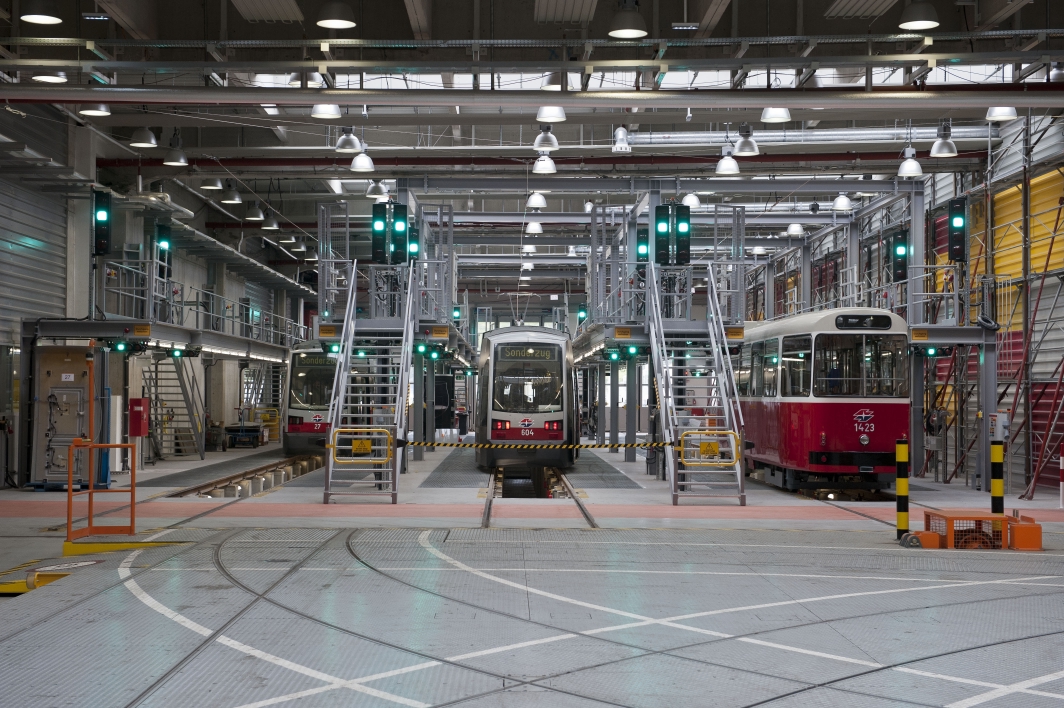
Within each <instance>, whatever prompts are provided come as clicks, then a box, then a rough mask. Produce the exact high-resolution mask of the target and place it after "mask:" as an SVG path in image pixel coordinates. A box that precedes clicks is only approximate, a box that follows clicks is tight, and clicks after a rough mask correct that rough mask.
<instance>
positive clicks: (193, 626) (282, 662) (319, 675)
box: [118, 549, 439, 708]
mask: <svg viewBox="0 0 1064 708" xmlns="http://www.w3.org/2000/svg"><path fill="white" fill-rule="evenodd" d="M142 550H143V549H138V550H136V551H133V552H132V553H130V554H129V555H128V556H127V557H126V558H125V560H123V561H122V563H121V564H119V567H118V575H119V577H120V578H128V580H126V582H125V583H123V585H125V587H126V589H128V590H129V591H130V592H131V593H132V594H133V596H134V597H136V598H137V599H138V600H140V601H141V602H142V603H144V604H145V605H147V606H148V607H150V608H151V609H153V610H155V611H156V612H158V613H159V614H161V615H163V616H164V617H166V618H167V619H170V620H173V621H174V622H176V623H177V624H179V625H181V626H182V627H185V628H186V629H190V630H192V631H193V632H196V633H197V634H200V635H202V636H205V637H209V636H211V635H212V634H214V630H212V629H208V628H207V627H204V626H203V625H201V624H199V623H198V622H194V621H193V620H191V619H189V618H188V617H185V616H184V615H182V614H181V613H179V612H175V611H173V610H171V609H170V608H169V607H167V606H165V605H163V604H162V603H161V602H159V601H158V600H156V599H155V598H154V597H152V596H151V595H149V594H148V593H147V592H145V591H144V589H143V588H141V587H140V585H138V584H137V581H136V580H134V579H132V578H130V577H129V576H130V571H129V568H130V566H131V565H132V564H133V561H134V560H135V559H136V557H137V556H138V555H139V554H140V553H141V551H142ZM215 641H217V642H218V643H219V644H222V645H224V646H227V647H229V648H231V649H235V650H237V651H239V652H241V653H243V654H247V655H248V656H253V657H255V658H257V659H261V660H263V661H266V662H269V663H271V664H274V665H276V666H280V667H282V668H285V669H288V670H290V671H295V672H296V673H300V674H303V675H304V676H309V677H311V678H314V679H317V680H319V681H325V682H326V683H329V684H334V685H335V688H349V689H351V690H354V691H358V692H359V693H365V694H368V695H371V696H374V697H376V698H382V699H384V700H386V701H391V702H393V703H398V704H400V705H404V706H411V707H412V708H428V707H429V705H430V704H428V703H422V702H421V701H415V700H411V699H409V698H404V697H403V696H397V695H395V694H393V693H388V692H386V691H378V690H377V689H375V688H370V687H369V686H363V685H361V682H362V681H366V680H371V679H369V678H368V677H364V678H362V679H354V680H353V681H349V680H347V679H342V678H340V677H338V676H332V675H330V674H326V673H324V672H321V671H317V670H316V669H312V668H310V667H308V666H303V665H302V664H297V663H295V662H294V661H289V660H288V659H282V658H281V657H279V656H275V655H274V654H270V653H269V652H265V651H262V650H261V649H256V648H255V647H252V646H249V645H247V644H244V643H243V642H240V641H237V640H236V639H233V638H232V637H227V636H226V635H224V634H223V635H220V636H219V637H217V639H216V640H215ZM437 663H439V662H432V665H435V664H437ZM422 668H426V666H425V665H424V664H417V665H415V666H413V667H408V668H407V669H405V670H403V669H399V670H396V671H397V672H399V673H403V672H404V671H406V670H411V671H416V670H419V669H422ZM388 675H395V673H394V672H389V674H388ZM378 678H383V675H381V676H378ZM322 688H323V689H330V687H322ZM319 692H320V691H319ZM263 705H270V704H263Z"/></svg>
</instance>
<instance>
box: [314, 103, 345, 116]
mask: <svg viewBox="0 0 1064 708" xmlns="http://www.w3.org/2000/svg"><path fill="white" fill-rule="evenodd" d="M341 115H342V114H341V113H340V107H339V106H338V105H336V104H335V103H316V104H314V107H313V108H311V109H310V117H311V118H321V119H323V120H336V119H337V118H339V117H340V116H341Z"/></svg>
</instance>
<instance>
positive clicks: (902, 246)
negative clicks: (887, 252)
mask: <svg viewBox="0 0 1064 708" xmlns="http://www.w3.org/2000/svg"><path fill="white" fill-rule="evenodd" d="M907 250H908V249H907V248H906V247H905V244H898V245H897V246H895V247H894V253H895V255H898V256H904V255H905V253H906V251H907Z"/></svg>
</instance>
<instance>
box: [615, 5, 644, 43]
mask: <svg viewBox="0 0 1064 708" xmlns="http://www.w3.org/2000/svg"><path fill="white" fill-rule="evenodd" d="M608 34H609V35H610V36H611V37H613V38H615V39H639V38H640V37H646V36H647V23H646V21H645V20H643V16H642V15H640V14H639V2H638V0H621V1H620V3H618V6H617V12H615V13H613V19H611V20H610V29H609V32H608Z"/></svg>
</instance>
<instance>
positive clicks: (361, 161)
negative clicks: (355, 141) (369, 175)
mask: <svg viewBox="0 0 1064 708" xmlns="http://www.w3.org/2000/svg"><path fill="white" fill-rule="evenodd" d="M374 169H375V167H374V166H373V159H372V158H370V156H369V155H367V154H366V153H364V152H361V153H359V154H357V155H355V159H354V160H351V171H352V172H372V171H373V170H374Z"/></svg>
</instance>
